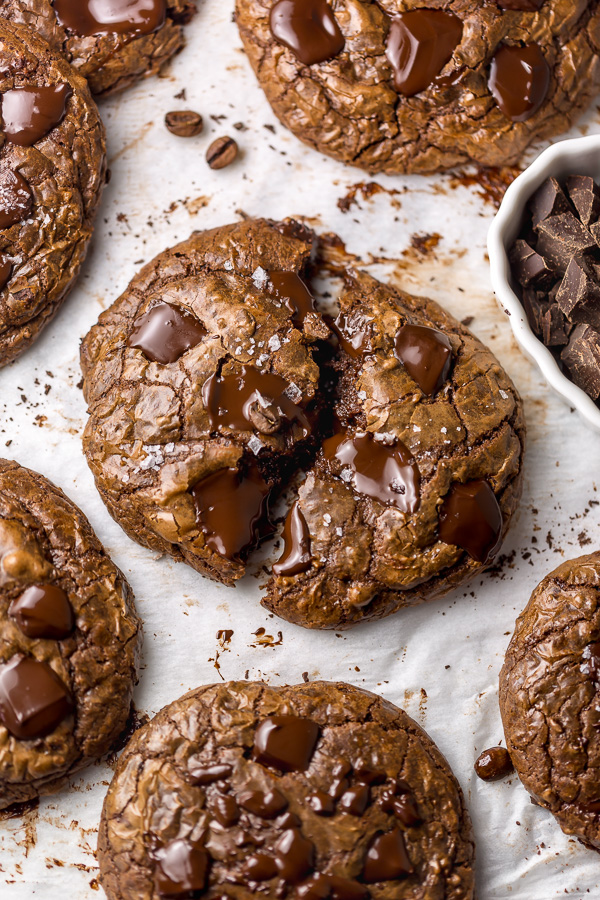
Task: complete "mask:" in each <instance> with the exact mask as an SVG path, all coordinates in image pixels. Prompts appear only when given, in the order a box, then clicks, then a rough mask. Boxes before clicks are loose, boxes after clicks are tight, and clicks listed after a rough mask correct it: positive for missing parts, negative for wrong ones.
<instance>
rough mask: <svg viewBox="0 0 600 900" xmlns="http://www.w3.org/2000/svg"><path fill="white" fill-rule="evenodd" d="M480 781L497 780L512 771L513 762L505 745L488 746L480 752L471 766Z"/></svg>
mask: <svg viewBox="0 0 600 900" xmlns="http://www.w3.org/2000/svg"><path fill="white" fill-rule="evenodd" d="M473 768H474V769H475V774H476V775H477V776H478V777H479V778H481V779H482V781H498V780H499V779H500V778H506V776H507V775H510V773H511V772H512V771H513V768H514V767H513V764H512V761H511V758H510V756H509V753H508V750H507V749H506V747H490V749H489V750H484V751H483V753H481V754H480V755H479V756H478V757H477V759H476V761H475V765H474V767H473Z"/></svg>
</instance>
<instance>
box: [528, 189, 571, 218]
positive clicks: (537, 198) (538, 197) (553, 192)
mask: <svg viewBox="0 0 600 900" xmlns="http://www.w3.org/2000/svg"><path fill="white" fill-rule="evenodd" d="M529 211H530V213H531V220H532V222H533V226H534V228H535V227H536V226H537V225H539V224H540V222H543V221H544V220H545V219H548V218H550V216H557V215H560V213H564V212H572V211H573V210H572V207H571V205H570V203H569V201H568V200H567V197H566V195H565V192H564V191H563V189H562V188H561V186H560V184H559V183H558V181H557V180H556V178H547V179H546V181H544V183H543V184H542V185H541V186H540V187H539V188H538V189H537V191H536V192H535V194H534V195H533V197H531V199H530V201H529Z"/></svg>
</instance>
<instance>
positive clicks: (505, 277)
mask: <svg viewBox="0 0 600 900" xmlns="http://www.w3.org/2000/svg"><path fill="white" fill-rule="evenodd" d="M550 175H554V177H555V178H557V179H558V180H559V181H560V180H561V179H563V178H565V177H566V176H567V175H591V176H592V177H593V178H595V179H596V181H600V135H592V136H590V137H583V138H575V139H573V140H566V141H559V143H557V144H553V145H552V146H551V147H548V149H547V150H544V152H543V153H541V154H540V156H538V158H537V159H536V160H535V162H533V163H532V164H531V165H530V166H529V168H528V169H526V170H525V171H524V172H523V173H522V174H521V175H519V177H518V178H516V179H515V180H514V181H513V183H512V184H511V185H510V187H509V188H508V190H507V191H506V194H505V195H504V199H503V200H502V204H501V206H500V209H499V210H498V213H497V215H496V217H495V219H494V221H493V222H492V225H491V227H490V230H489V232H488V240H487V244H488V255H489V258H490V268H491V279H492V287H493V289H494V292H495V294H496V299H497V301H498V303H499V305H500V307H501V308H502V309H503V310H504V311H505V312H506V313H507V315H508V316H509V321H510V324H511V326H512V330H513V333H514V336H515V337H516V339H517V341H518V343H519V345H520V347H521V349H522V350H523V351H524V352H525V354H526V355H527V356H529V358H530V359H532V360H533V361H534V362H535V363H537V365H538V367H539V369H540V371H541V372H542V374H543V376H544V378H545V379H546V381H547V382H548V384H549V385H550V387H551V388H552V389H553V390H554V391H556V393H557V394H558V395H559V396H560V397H562V399H563V400H564V401H565V403H568V404H569V406H572V407H574V408H575V409H576V410H577V411H578V413H579V415H580V416H581V417H582V418H583V419H584V420H585V421H586V422H587V423H588V425H591V426H592V428H594V429H596V431H600V409H599V408H598V407H597V406H596V404H595V403H594V401H593V400H592V399H591V397H588V395H587V394H586V393H585V391H582V390H581V388H579V387H577V385H575V384H573V382H572V381H570V380H569V379H568V378H567V377H566V376H565V375H563V373H562V372H561V371H560V369H559V367H558V365H557V363H556V360H555V359H554V357H553V356H552V354H551V353H550V351H549V350H548V348H547V347H545V346H544V345H543V343H542V342H541V341H540V340H539V339H538V338H537V337H536V336H535V334H534V333H533V331H532V330H531V328H530V327H529V322H528V321H527V316H526V315H525V310H524V309H523V307H522V306H521V302H520V300H519V298H518V297H517V295H516V293H515V291H514V288H513V282H512V279H511V275H510V265H509V262H508V251H509V250H510V247H511V245H512V243H513V242H514V240H515V238H516V237H517V235H518V232H519V230H520V226H521V216H522V214H523V210H524V208H525V204H526V203H527V201H528V200H529V198H530V197H531V195H532V194H533V193H534V192H535V191H536V190H537V188H538V187H539V186H540V185H541V184H542V183H543V182H544V181H545V179H546V178H548V177H549V176H550Z"/></svg>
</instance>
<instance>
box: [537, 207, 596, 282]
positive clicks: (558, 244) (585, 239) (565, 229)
mask: <svg viewBox="0 0 600 900" xmlns="http://www.w3.org/2000/svg"><path fill="white" fill-rule="evenodd" d="M537 233H538V242H537V247H536V250H537V252H538V253H539V254H541V255H542V256H544V257H545V258H546V260H547V262H548V264H549V265H550V267H551V268H552V269H554V271H555V272H557V273H559V274H560V275H564V273H565V272H566V270H567V267H568V265H569V263H570V262H571V260H572V258H573V257H574V256H575V254H576V253H583V252H585V251H586V250H591V249H592V247H595V246H596V242H595V240H594V238H593V237H592V235H591V234H590V232H589V230H588V229H587V228H585V227H584V226H583V225H582V224H581V222H580V221H579V219H578V218H577V217H576V216H575V215H574V214H573V213H572V212H565V213H561V214H560V215H558V216H550V217H549V218H547V219H544V221H543V222H541V223H540V224H539V225H538V226H537Z"/></svg>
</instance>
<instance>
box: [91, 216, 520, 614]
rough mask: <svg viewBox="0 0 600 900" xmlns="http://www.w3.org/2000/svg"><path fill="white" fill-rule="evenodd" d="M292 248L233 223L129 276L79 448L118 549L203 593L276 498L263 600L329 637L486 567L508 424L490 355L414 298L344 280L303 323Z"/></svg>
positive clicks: (282, 226)
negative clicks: (158, 558)
mask: <svg viewBox="0 0 600 900" xmlns="http://www.w3.org/2000/svg"><path fill="white" fill-rule="evenodd" d="M313 239H314V235H312V233H311V232H310V231H309V230H308V229H306V228H304V227H303V226H299V225H298V224H297V223H294V222H292V221H288V222H287V223H272V222H267V221H264V220H248V221H245V222H242V223H239V224H237V225H232V226H226V227H224V228H218V229H215V230H213V231H209V232H204V233H200V234H195V235H193V236H192V237H191V238H190V240H189V241H186V242H184V243H183V244H180V245H178V246H177V247H175V248H173V249H171V250H168V251H166V252H165V253H163V254H161V255H160V256H158V257H157V258H156V259H155V260H154V261H153V262H151V263H150V264H149V265H148V266H146V267H145V269H143V270H142V271H141V272H140V274H139V275H138V276H136V278H135V279H134V280H133V281H132V282H131V285H130V286H129V288H128V289H127V291H126V292H125V293H124V294H123V296H122V297H121V298H120V299H119V300H118V301H116V303H115V304H113V306H112V307H111V308H110V309H109V310H107V311H106V312H105V313H103V314H102V316H101V317H100V320H99V322H98V325H96V326H94V327H93V328H92V329H91V331H90V332H89V334H88V335H87V337H86V338H85V340H84V342H83V345H82V356H81V360H82V368H83V373H84V392H85V396H86V399H87V401H88V406H89V412H90V418H89V421H88V423H87V426H86V429H85V434H84V449H85V452H86V455H87V458H88V462H89V464H90V466H91V469H92V471H93V473H94V477H95V480H96V485H97V487H98V490H99V491H100V494H101V496H102V498H103V499H104V501H105V503H106V504H107V506H108V509H109V511H110V512H111V514H112V515H113V516H114V518H115V519H116V520H117V521H118V522H119V523H120V524H121V525H122V527H123V528H124V529H125V531H126V532H127V533H128V534H129V535H130V536H131V537H132V538H133V539H134V540H137V541H139V542H140V543H142V544H144V545H146V546H148V547H150V548H152V549H156V550H159V551H162V552H166V553H169V554H170V555H171V556H173V557H174V558H175V559H183V560H185V561H186V562H188V563H190V564H191V565H192V566H194V567H195V568H196V569H197V570H198V571H199V572H202V573H203V574H205V575H209V576H210V577H212V578H215V579H217V580H219V581H222V582H224V583H225V584H232V583H234V581H235V580H237V579H238V578H240V577H241V576H242V575H243V573H244V571H245V564H246V562H247V559H248V556H249V554H250V553H251V551H252V550H253V549H254V548H255V547H256V545H257V544H258V542H259V541H260V540H261V539H262V538H263V537H264V536H265V535H267V534H268V533H269V531H272V527H271V526H270V525H269V506H270V504H272V501H273V499H274V498H275V497H276V495H277V493H278V492H280V491H281V490H282V489H284V488H287V487H290V486H292V487H293V493H294V492H296V493H297V499H294V502H293V505H292V508H291V510H290V513H289V515H288V517H287V520H286V523H285V527H284V551H283V555H282V556H281V558H280V559H279V560H278V561H277V562H276V564H275V565H274V566H273V573H274V575H273V578H272V579H271V581H270V583H269V585H268V587H267V594H266V597H265V600H264V603H265V605H266V606H267V607H268V608H269V609H272V610H273V611H274V612H276V613H277V614H278V615H280V616H282V617H284V618H287V619H289V620H290V621H293V622H296V623H298V624H302V625H305V626H308V627H315V628H339V627H344V626H349V625H351V624H353V623H355V622H357V621H360V620H365V619H370V618H376V617H381V616H384V615H388V614H389V613H391V612H393V611H394V610H396V609H398V608H399V607H401V606H406V605H410V604H413V603H417V602H420V601H422V600H426V599H430V598H433V597H439V596H441V595H442V594H444V593H446V592H447V591H448V590H450V589H451V588H453V587H456V586H457V585H460V584H462V583H464V582H465V581H467V580H468V579H469V578H471V577H472V576H473V575H475V574H477V573H478V572H480V571H482V570H483V568H485V566H486V565H488V564H489V563H490V562H491V560H492V559H493V558H494V556H495V554H496V553H497V551H498V549H499V547H500V544H501V541H502V538H503V536H504V534H505V533H506V530H507V529H508V526H509V524H510V520H511V516H512V514H513V512H514V510H515V508H516V506H517V503H518V499H519V495H520V489H521V464H522V455H523V442H524V425H523V419H522V410H521V401H520V399H519V397H518V395H517V393H516V391H515V389H514V387H513V385H512V383H511V381H510V379H509V378H508V376H507V375H506V373H505V372H504V370H503V369H502V368H501V366H500V365H499V363H498V362H497V360H496V359H495V358H494V356H493V355H492V354H491V353H490V351H489V350H487V349H486V348H485V347H484V346H483V345H482V344H481V343H480V342H479V341H478V340H477V339H476V338H474V337H473V336H472V335H471V334H470V333H469V332H468V330H467V329H465V328H463V327H462V326H461V325H459V323H457V322H456V321H455V320H454V319H452V318H451V317H450V316H448V315H447V314H446V313H445V312H443V310H441V309H440V307H438V306H437V304H435V303H433V302H432V301H429V300H425V299H422V298H418V299H417V298H414V297H411V296H409V295H407V294H403V293H401V292H397V291H395V290H394V289H393V288H391V287H389V286H387V285H384V284H381V283H380V282H377V281H375V280H374V279H373V278H371V277H370V276H368V275H365V274H363V273H358V272H354V273H352V272H348V273H347V276H346V288H345V290H344V291H343V293H342V296H341V298H340V312H339V315H338V317H337V319H335V321H334V320H332V319H330V318H328V317H325V318H323V317H322V316H321V315H320V314H319V313H318V311H317V308H316V306H315V301H314V299H313V298H312V296H311V294H310V277H311V274H312V272H313V267H312V264H311V253H312V247H313ZM301 473H307V477H306V479H305V481H304V482H303V484H302V485H301V486H300V488H299V490H298V489H297V481H298V476H300V475H301ZM294 485H295V487H294Z"/></svg>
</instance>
